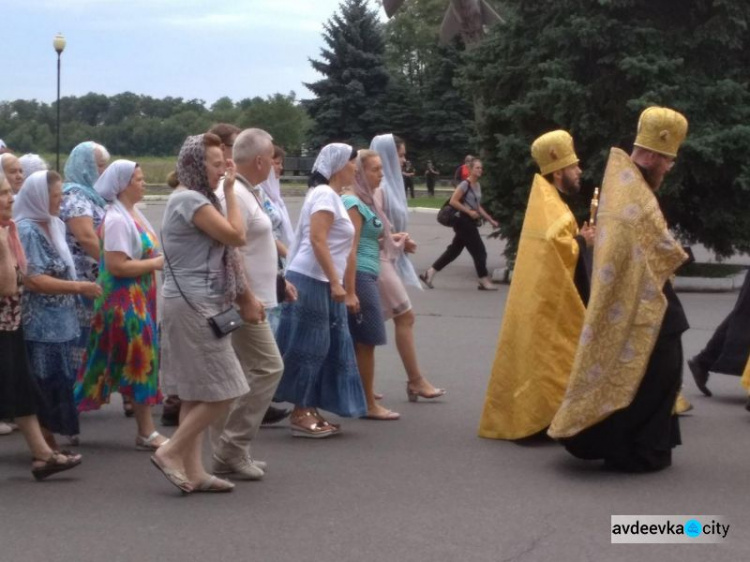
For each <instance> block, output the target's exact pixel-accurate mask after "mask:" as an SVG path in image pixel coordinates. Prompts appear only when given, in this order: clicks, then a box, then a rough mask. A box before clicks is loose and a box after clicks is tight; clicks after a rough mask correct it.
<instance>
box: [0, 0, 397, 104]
mask: <svg viewBox="0 0 750 562" xmlns="http://www.w3.org/2000/svg"><path fill="white" fill-rule="evenodd" d="M370 1H371V3H372V5H373V7H376V8H377V9H378V11H379V13H380V14H381V17H382V18H383V19H385V15H384V13H383V10H382V8H381V7H380V2H379V0H370ZM339 3H340V0H223V1H211V0H2V2H0V15H1V17H2V20H1V22H2V23H1V25H2V34H1V35H0V36H1V37H2V55H3V56H2V58H3V67H4V68H5V72H4V73H3V76H2V78H0V100H13V99H18V98H22V99H37V100H40V101H45V102H50V101H54V99H55V96H56V72H57V71H56V59H57V55H56V53H55V51H54V49H53V47H52V40H53V38H54V36H55V35H56V34H57V33H58V32H61V33H62V34H63V35H64V36H65V38H66V40H67V46H66V48H65V51H64V53H63V55H62V93H61V95H62V96H66V95H83V94H86V93H88V92H96V93H102V94H106V95H113V94H117V93H121V92H125V91H131V92H135V93H137V94H146V95H150V96H153V97H157V98H162V97H165V96H173V97H182V98H185V99H193V98H198V99H203V100H206V101H207V102H208V103H209V104H210V103H212V102H214V101H215V100H216V99H218V98H220V97H223V96H229V97H230V98H232V99H233V100H235V101H237V100H240V99H242V98H246V97H254V96H263V97H265V96H267V95H269V94H274V93H276V92H281V93H285V94H286V93H288V92H289V91H292V90H293V91H295V92H296V93H297V97H298V98H306V97H308V96H309V95H310V93H309V91H308V90H307V89H306V88H305V87H304V86H303V85H302V83H303V82H311V81H315V80H316V79H318V78H319V75H318V74H317V73H316V72H315V71H314V70H313V69H312V67H311V66H310V63H309V62H308V58H309V57H312V58H318V56H319V54H320V49H321V47H322V46H323V44H324V43H323V40H322V36H321V32H322V30H323V28H322V24H323V23H324V22H325V21H326V20H328V18H330V17H331V15H333V13H334V12H335V11H336V10H337V9H338V6H339Z"/></svg>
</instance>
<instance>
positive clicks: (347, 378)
mask: <svg viewBox="0 0 750 562" xmlns="http://www.w3.org/2000/svg"><path fill="white" fill-rule="evenodd" d="M356 156H357V152H356V151H355V150H354V149H353V148H352V147H351V146H349V145H348V144H341V143H335V144H329V145H326V146H324V147H323V149H322V150H321V151H320V154H319V155H318V158H317V159H316V161H315V164H314V166H313V173H312V176H311V177H310V181H309V182H308V184H309V185H310V187H312V188H313V189H311V190H310V191H309V192H308V194H307V197H306V198H305V203H304V204H303V206H302V211H301V212H300V217H299V223H298V225H297V232H296V236H295V243H294V244H293V245H292V248H291V250H290V252H289V258H288V262H287V268H286V271H287V279H289V281H290V282H291V283H292V284H293V285H294V286H295V287H297V301H296V302H294V303H288V304H285V305H283V307H282V312H281V322H280V324H279V329H278V331H277V332H276V340H277V343H278V346H279V350H280V351H281V354H282V356H283V358H284V375H283V376H282V378H281V382H280V383H279V386H278V389H277V391H276V401H278V402H291V403H292V404H294V410H293V412H292V416H291V428H292V435H294V436H295V437H311V438H324V437H330V436H332V435H335V434H337V433H338V432H339V430H340V428H339V426H338V425H336V424H332V423H329V422H328V421H326V420H325V418H323V416H322V415H321V414H320V412H319V411H318V408H321V409H323V410H328V411H330V412H333V413H335V414H338V415H340V416H345V417H359V416H363V415H365V414H366V413H367V404H366V402H365V396H364V392H363V389H362V381H361V380H360V377H359V371H358V370H357V363H356V359H355V356H354V345H353V344H352V338H351V335H350V334H349V327H348V321H347V314H346V306H345V304H344V299H345V298H346V291H345V290H344V287H343V280H344V272H345V269H346V266H347V259H348V257H349V252H350V250H351V248H352V245H353V243H354V225H352V221H351V219H350V218H349V214H348V213H347V210H346V207H344V204H343V202H342V201H341V197H340V194H341V192H342V190H343V189H344V187H346V186H349V185H351V184H352V183H353V181H354V174H355V172H356V163H355V158H356Z"/></svg>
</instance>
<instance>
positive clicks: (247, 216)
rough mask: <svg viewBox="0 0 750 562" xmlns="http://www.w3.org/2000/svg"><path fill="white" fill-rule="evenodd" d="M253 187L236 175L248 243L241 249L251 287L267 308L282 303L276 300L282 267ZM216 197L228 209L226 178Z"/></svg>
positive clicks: (268, 221) (235, 186) (274, 242)
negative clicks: (278, 278)
mask: <svg viewBox="0 0 750 562" xmlns="http://www.w3.org/2000/svg"><path fill="white" fill-rule="evenodd" d="M251 189H253V188H252V187H251V186H250V184H249V183H245V181H244V178H240V176H237V181H236V182H235V184H234V193H235V196H236V198H237V203H238V204H239V207H240V211H241V212H242V216H243V218H244V220H245V229H246V231H247V234H246V236H247V243H246V244H245V245H244V246H242V247H240V248H239V250H240V253H241V254H242V261H243V263H244V265H245V273H246V274H247V281H248V283H249V284H250V289H251V290H252V291H253V293H254V294H255V296H256V298H257V299H258V300H259V301H260V302H262V303H263V306H264V307H266V308H273V307H275V306H277V305H278V304H279V303H278V301H277V300H276V275H277V273H278V268H279V261H278V260H279V258H278V254H277V252H276V241H275V240H274V238H273V229H272V226H271V219H270V218H268V215H266V213H265V212H264V211H263V208H262V207H261V206H260V205H259V204H258V200H257V199H256V198H255V195H253V194H252V193H251V192H250V190H251ZM216 196H217V197H218V198H219V201H221V206H222V208H223V209H224V211H225V212H226V208H227V203H226V199H225V197H224V181H223V180H222V182H221V183H220V184H219V188H218V189H217V190H216Z"/></svg>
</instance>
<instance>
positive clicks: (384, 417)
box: [362, 410, 401, 421]
mask: <svg viewBox="0 0 750 562" xmlns="http://www.w3.org/2000/svg"><path fill="white" fill-rule="evenodd" d="M400 418H401V414H399V413H398V412H394V411H392V410H387V411H386V412H384V413H382V414H367V415H366V416H362V419H364V420H378V421H395V420H398V419H400Z"/></svg>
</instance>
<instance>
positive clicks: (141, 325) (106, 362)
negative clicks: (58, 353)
mask: <svg viewBox="0 0 750 562" xmlns="http://www.w3.org/2000/svg"><path fill="white" fill-rule="evenodd" d="M94 187H95V188H96V191H97V193H98V194H99V195H100V196H101V197H102V198H103V199H104V200H105V201H107V202H108V203H109V204H110V205H109V207H108V209H107V214H106V215H105V216H104V220H103V221H102V226H101V227H100V228H99V238H100V239H101V240H102V250H103V251H102V252H101V254H102V258H101V263H100V264H99V283H100V284H101V286H102V289H103V294H102V296H101V297H99V298H98V299H97V300H96V302H95V303H94V317H93V320H92V324H91V335H90V336H89V341H88V346H87V347H86V350H85V352H84V355H83V360H82V364H81V368H80V370H79V371H78V377H77V381H76V386H75V398H76V403H77V404H78V409H79V411H81V412H84V411H88V410H98V409H99V408H100V407H101V406H102V405H103V404H107V403H109V396H110V393H111V392H113V391H117V392H119V393H120V394H122V395H123V396H128V397H129V398H130V399H131V401H132V403H133V405H134V409H135V419H136V423H137V425H138V433H137V435H136V438H135V446H136V448H137V449H140V450H146V451H149V450H155V449H157V448H158V447H160V446H161V445H163V444H164V443H165V442H166V441H167V440H166V439H165V438H164V437H163V436H161V435H160V434H159V433H158V432H157V431H156V430H155V428H154V422H153V420H152V419H151V406H154V405H156V404H159V403H160V402H161V394H160V393H159V384H158V377H157V374H158V367H159V362H158V356H159V342H158V333H157V329H156V271H161V269H162V267H163V265H164V256H162V255H160V252H159V244H158V241H157V236H156V232H155V231H154V228H153V227H152V226H151V224H150V223H149V222H148V219H146V217H145V216H143V214H142V213H141V212H140V211H139V210H138V208H137V207H136V204H137V203H138V202H139V201H141V200H142V199H143V195H144V193H145V186H144V181H143V170H142V169H141V168H140V166H138V164H136V163H135V162H131V161H129V160H116V161H115V162H113V163H112V164H111V165H110V166H109V167H108V168H107V169H106V170H105V171H104V173H103V174H102V175H101V177H100V178H99V179H98V180H97V182H96V184H95V185H94Z"/></svg>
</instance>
